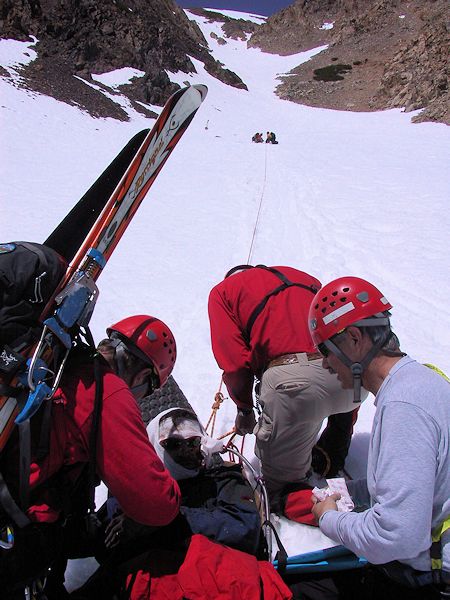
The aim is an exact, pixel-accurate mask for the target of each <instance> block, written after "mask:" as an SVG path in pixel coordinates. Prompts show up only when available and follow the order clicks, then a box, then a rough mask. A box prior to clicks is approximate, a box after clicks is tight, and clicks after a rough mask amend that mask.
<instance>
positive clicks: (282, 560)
mask: <svg viewBox="0 0 450 600" xmlns="http://www.w3.org/2000/svg"><path fill="white" fill-rule="evenodd" d="M261 527H269V528H270V529H271V531H272V533H273V535H274V537H275V540H276V542H277V546H278V552H277V554H276V556H275V560H276V561H277V567H276V568H277V571H278V573H279V575H281V577H283V575H284V573H285V572H286V567H287V560H288V554H287V552H286V548H285V547H284V546H283V543H282V542H281V540H280V536H279V535H278V532H277V530H276V529H275V527H274V525H273V523H272V522H271V521H269V519H266V520H265V521H264V523H263V524H262V525H261ZM270 558H271V557H270V556H269V560H270Z"/></svg>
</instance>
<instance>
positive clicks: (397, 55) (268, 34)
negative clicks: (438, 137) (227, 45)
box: [249, 0, 450, 124]
mask: <svg viewBox="0 0 450 600" xmlns="http://www.w3.org/2000/svg"><path fill="white" fill-rule="evenodd" d="M449 17H450V4H449V3H448V2H447V0H408V1H405V0H370V1H368V0H334V1H333V0H296V1H295V2H294V3H293V4H292V5H291V6H290V7H288V8H286V9H284V10H283V11H280V12H279V13H277V14H276V15H274V16H272V17H270V18H269V19H268V21H267V23H266V24H265V25H262V26H261V27H260V28H259V29H258V30H257V32H256V33H255V34H253V36H252V38H251V40H250V42H249V45H252V46H255V45H256V46H259V47H261V48H262V49H263V50H266V51H269V52H279V53H283V54H292V53H294V52H299V51H303V50H307V49H310V48H313V47H317V46H321V45H323V44H328V45H329V47H328V49H327V50H325V51H323V52H321V53H320V54H318V55H316V56H315V57H313V58H312V59H311V60H310V61H308V62H307V63H304V64H303V65H300V66H299V67H297V68H296V69H294V70H293V75H292V76H290V77H289V78H286V79H285V80H284V81H283V83H282V84H281V85H280V86H279V88H278V90H277V93H278V94H279V95H280V96H281V97H282V98H286V99H289V100H293V101H295V102H299V103H302V104H308V105H310V106H320V107H324V108H334V109H339V110H362V111H368V110H369V111H370V110H380V109H384V108H393V107H398V108H400V107H401V108H405V110H407V111H408V110H415V109H419V108H425V109H426V110H424V111H423V112H422V113H421V114H420V115H419V116H418V117H416V118H415V120H435V121H441V122H444V123H447V124H449V123H450V115H449V108H448V106H449V97H448V70H447V68H446V65H445V62H446V57H448V54H449V49H450V48H449V35H448V22H449ZM327 22H328V23H330V22H333V23H334V26H333V28H332V29H321V27H323V24H324V23H327ZM333 63H335V64H336V63H337V64H347V65H351V66H352V69H351V70H350V69H349V70H348V71H347V73H346V74H344V75H343V78H342V79H338V80H334V81H333V80H328V81H326V80H322V81H318V80H317V77H315V76H314V75H315V72H317V71H318V70H323V69H325V70H330V71H331V70H332V68H333Z"/></svg>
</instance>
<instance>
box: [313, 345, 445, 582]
mask: <svg viewBox="0 0 450 600" xmlns="http://www.w3.org/2000/svg"><path fill="white" fill-rule="evenodd" d="M375 404H376V407H377V409H376V413H375V417H374V421H373V426H372V434H371V440H370V447H369V457H368V467H367V492H368V495H367V494H365V490H364V486H363V485H361V484H362V482H361V481H359V482H355V485H354V486H353V487H354V493H355V496H356V499H357V500H362V501H364V500H370V506H371V508H369V509H368V510H366V511H364V512H361V513H355V512H351V513H339V512H336V511H327V512H326V513H324V514H323V515H322V517H321V519H320V522H319V525H320V529H321V530H322V531H323V532H324V533H325V534H326V535H327V536H329V537H330V538H332V539H334V540H336V541H338V542H340V543H341V544H343V545H344V546H346V547H347V548H349V549H350V550H352V551H353V552H355V553H356V554H357V555H358V556H364V557H365V558H367V560H368V561H369V562H371V563H373V564H383V563H387V562H390V561H392V560H398V561H400V562H402V563H405V564H408V565H410V566H411V567H413V568H415V569H418V570H421V571H429V570H430V569H431V561H430V553H429V548H430V545H431V530H432V529H433V528H434V527H436V526H437V525H439V524H440V523H441V522H442V521H443V520H444V519H445V518H448V517H449V516H450V384H449V383H448V382H447V381H446V380H445V379H444V378H443V377H441V376H440V375H438V374H437V373H435V372H434V371H432V370H431V369H429V368H428V367H425V366H423V365H421V364H419V363H417V362H416V361H414V360H412V359H411V358H410V357H408V356H406V357H404V358H402V359H401V360H400V361H399V362H397V363H396V364H395V365H394V367H393V368H392V369H391V371H390V372H389V375H388V376H387V378H386V379H385V380H384V382H383V384H382V386H381V388H380V390H379V391H378V394H377V396H376V399H375ZM349 483H350V484H351V483H352V482H349ZM351 487H352V486H351V485H349V489H350V493H352V491H353V490H352V489H351ZM443 568H444V570H446V571H450V530H447V532H446V534H444V536H443Z"/></svg>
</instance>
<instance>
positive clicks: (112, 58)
mask: <svg viewBox="0 0 450 600" xmlns="http://www.w3.org/2000/svg"><path fill="white" fill-rule="evenodd" d="M30 36H35V37H36V38H37V39H38V40H39V41H38V43H37V45H36V46H35V49H36V51H37V53H38V58H37V59H36V60H35V61H33V62H32V63H31V64H30V65H29V66H27V67H25V68H24V69H23V72H22V76H23V80H24V82H25V85H26V86H27V87H29V88H30V89H33V90H36V91H38V92H41V93H44V94H48V95H51V96H53V97H55V98H56V99H58V100H62V101H65V102H68V103H71V104H76V105H78V106H80V107H81V108H84V109H85V110H87V111H89V112H90V113H91V114H93V115H95V116H103V117H104V116H112V117H115V118H121V119H126V118H127V115H126V113H125V111H123V109H122V108H121V107H120V106H119V105H118V104H117V103H115V102H114V101H113V99H111V98H113V96H114V93H118V92H114V91H112V90H111V89H110V88H108V94H109V96H110V97H111V98H108V97H107V96H105V95H104V94H102V93H98V91H96V89H95V87H96V88H99V87H100V88H101V87H102V86H101V84H98V82H97V81H93V80H92V78H91V74H93V73H105V72H108V71H111V70H114V69H118V68H122V67H124V66H127V67H132V68H135V69H138V70H140V71H143V72H144V73H145V75H144V76H143V77H138V78H135V79H134V80H132V83H131V84H130V85H125V86H121V88H120V90H119V91H120V93H122V94H125V95H126V96H128V98H129V99H130V101H131V102H132V104H133V106H134V107H135V109H136V110H139V111H141V112H148V111H147V110H146V109H145V108H144V107H142V104H140V102H143V103H149V104H157V105H162V104H164V102H165V101H166V100H167V98H168V97H169V96H170V94H172V93H173V92H174V91H175V90H176V89H178V87H179V86H178V85H177V84H174V83H171V82H170V80H169V77H168V75H167V72H166V70H168V71H172V72H177V71H182V72H184V73H186V74H188V73H192V72H195V67H194V64H193V62H192V60H191V58H190V57H191V56H192V57H194V58H196V59H198V60H200V61H201V62H203V63H204V65H205V69H206V70H207V71H208V72H209V73H210V74H211V75H213V76H214V77H216V78H218V79H220V80H221V81H224V82H225V83H227V84H229V85H232V86H235V87H238V88H244V89H246V85H245V83H244V82H243V81H242V80H241V79H240V77H239V76H238V75H236V74H235V73H233V72H232V71H229V70H228V69H225V68H223V66H222V65H221V64H220V63H219V62H218V61H216V60H215V59H214V58H213V56H212V55H211V53H210V51H209V48H208V44H207V41H206V40H205V38H204V36H203V34H202V32H201V31H200V28H199V27H198V26H197V24H196V23H195V22H193V21H190V20H189V19H188V18H187V16H186V14H185V13H184V11H183V10H182V9H181V8H180V7H179V6H178V5H177V4H175V2H174V1H173V0H152V1H151V2H148V1H147V0H126V2H125V1H124V0H102V2H100V3H99V2H97V1H96V0H3V2H2V4H1V6H0V37H3V38H14V39H20V40H27V39H30ZM74 75H75V76H76V77H74ZM86 82H87V83H89V84H95V87H93V86H92V85H90V86H89V85H86Z"/></svg>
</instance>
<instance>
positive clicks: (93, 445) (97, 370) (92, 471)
mask: <svg viewBox="0 0 450 600" xmlns="http://www.w3.org/2000/svg"><path fill="white" fill-rule="evenodd" d="M94 377H95V400H94V412H93V414H92V427H91V431H90V435H89V512H90V513H94V512H95V488H96V483H97V438H98V430H99V426H100V416H101V412H102V406H103V369H102V362H101V358H100V357H99V356H98V355H96V356H95V358H94Z"/></svg>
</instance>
